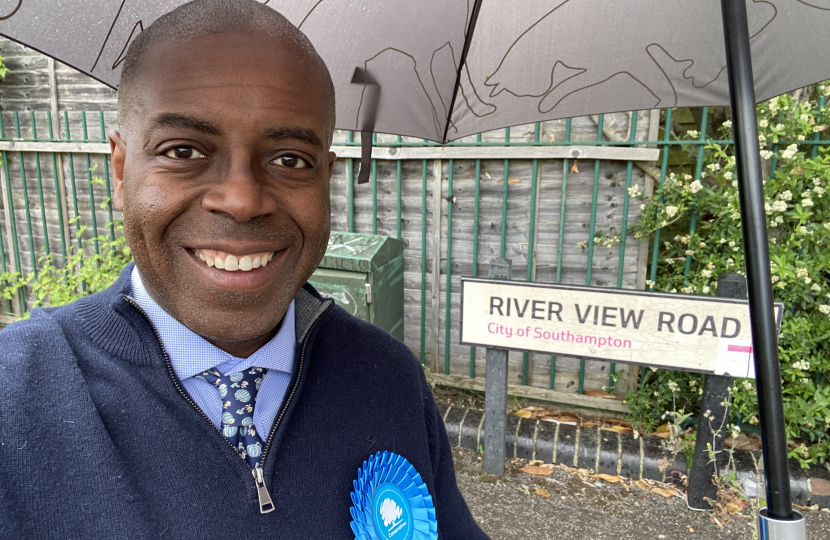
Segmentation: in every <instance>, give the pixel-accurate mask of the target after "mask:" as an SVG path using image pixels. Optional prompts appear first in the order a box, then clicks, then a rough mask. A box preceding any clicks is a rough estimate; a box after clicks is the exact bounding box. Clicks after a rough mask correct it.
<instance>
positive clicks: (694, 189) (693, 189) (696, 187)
mask: <svg viewBox="0 0 830 540" xmlns="http://www.w3.org/2000/svg"><path fill="white" fill-rule="evenodd" d="M701 189H703V184H701V183H700V180H695V181H694V182H692V183H691V184H689V191H691V192H692V193H697V192H698V191H700V190H701Z"/></svg>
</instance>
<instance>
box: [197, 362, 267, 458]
mask: <svg viewBox="0 0 830 540" xmlns="http://www.w3.org/2000/svg"><path fill="white" fill-rule="evenodd" d="M265 372H266V370H265V369H263V368H258V367H252V368H249V369H247V370H245V371H241V372H239V373H232V374H230V375H222V374H221V373H219V372H218V371H217V370H215V369H209V370H207V371H205V372H204V373H202V374H201V375H196V378H197V379H202V380H203V381H206V382H209V383H210V384H212V385H214V386H215V387H216V388H217V389H218V390H219V397H220V398H221V399H222V426H221V429H222V433H223V434H224V435H225V437H227V438H228V440H229V441H230V443H231V444H232V445H233V447H234V448H236V451H237V453H239V456H240V457H241V458H242V459H244V460H245V461H246V462H247V463H248V465H250V466H251V468H256V467H257V466H258V465H259V459H260V456H261V455H262V447H263V444H262V438H260V436H259V433H257V432H256V429H255V428H254V405H255V404H256V395H257V392H258V391H259V386H260V385H261V384H262V378H263V377H264V376H265Z"/></svg>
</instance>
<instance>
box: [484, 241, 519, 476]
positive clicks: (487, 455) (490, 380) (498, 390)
mask: <svg viewBox="0 0 830 540" xmlns="http://www.w3.org/2000/svg"><path fill="white" fill-rule="evenodd" d="M512 265H513V261H511V260H510V259H505V258H502V257H498V258H496V259H493V260H492V261H491V262H490V271H489V273H488V274H487V275H488V276H489V278H490V279H498V280H505V281H506V280H509V279H510V271H511V269H512ZM506 423H507V351H506V350H505V349H494V348H488V349H487V379H486V387H485V392H484V470H485V471H486V472H488V473H490V474H498V475H503V474H504V457H505V456H504V452H505V442H506V439H505V433H504V429H505V424H506Z"/></svg>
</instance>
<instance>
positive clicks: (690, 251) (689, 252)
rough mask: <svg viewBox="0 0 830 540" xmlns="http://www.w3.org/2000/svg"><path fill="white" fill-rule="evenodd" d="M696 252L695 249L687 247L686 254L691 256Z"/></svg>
mask: <svg viewBox="0 0 830 540" xmlns="http://www.w3.org/2000/svg"><path fill="white" fill-rule="evenodd" d="M694 254H695V250H693V249H687V250H686V255H688V256H689V257H691V256H692V255H694Z"/></svg>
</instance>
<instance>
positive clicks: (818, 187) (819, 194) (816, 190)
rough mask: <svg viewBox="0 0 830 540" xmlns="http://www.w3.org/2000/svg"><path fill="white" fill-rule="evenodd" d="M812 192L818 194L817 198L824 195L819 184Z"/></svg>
mask: <svg viewBox="0 0 830 540" xmlns="http://www.w3.org/2000/svg"><path fill="white" fill-rule="evenodd" d="M813 193H815V194H816V195H818V198H819V199H821V198H822V197H824V193H825V189H824V188H823V187H821V186H816V187H814V188H813Z"/></svg>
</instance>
